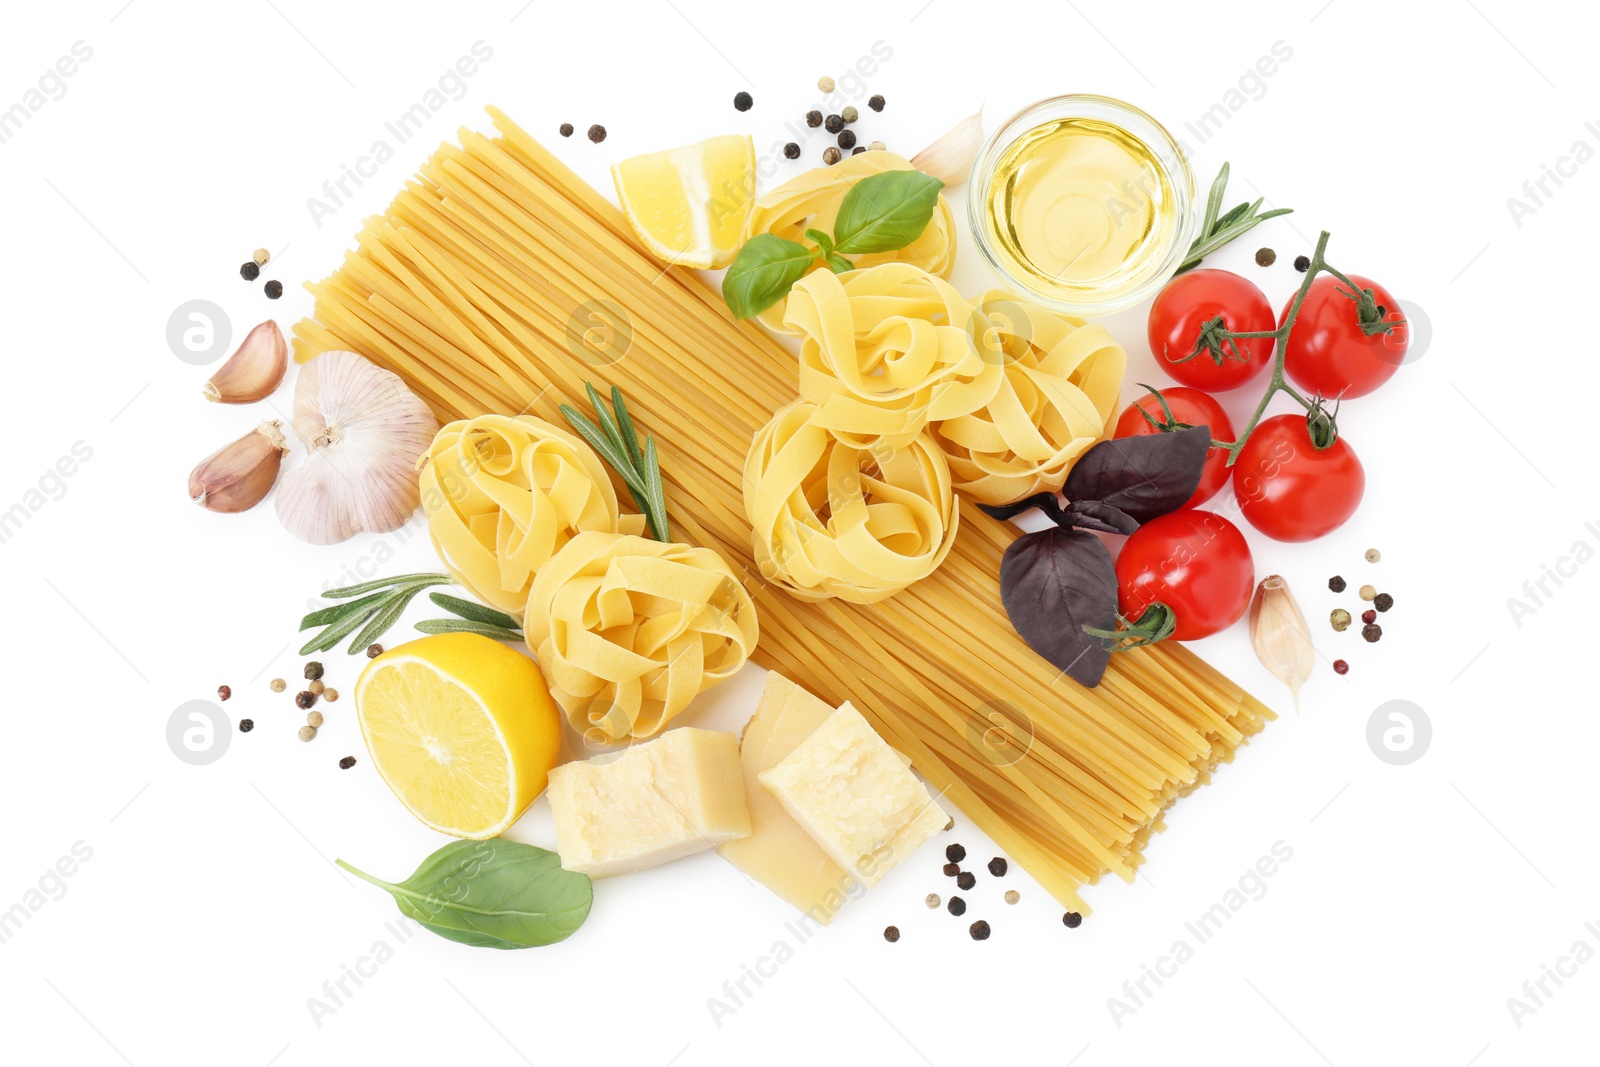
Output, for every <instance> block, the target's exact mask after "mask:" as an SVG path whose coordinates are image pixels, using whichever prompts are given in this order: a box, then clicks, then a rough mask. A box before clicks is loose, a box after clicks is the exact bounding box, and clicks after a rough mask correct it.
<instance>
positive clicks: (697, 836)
mask: <svg viewBox="0 0 1600 1067" xmlns="http://www.w3.org/2000/svg"><path fill="white" fill-rule="evenodd" d="M546 795H547V796H549V798H550V810H551V813H552V814H553V815H554V816H555V824H556V851H557V852H559V853H560V854H561V866H563V867H565V868H566V869H567V870H569V871H579V872H581V873H583V874H587V875H588V876H589V877H591V878H606V877H609V876H611V875H614V874H627V873H629V872H630V871H638V870H643V869H644V868H646V867H654V866H656V865H657V864H660V863H666V862H668V861H670V860H675V859H678V858H680V857H683V856H688V855H690V854H692V853H695V852H700V851H702V850H704V849H708V848H714V847H716V846H717V845H721V844H723V843H725V842H728V841H732V840H734V839H736V838H741V837H746V836H748V835H749V833H750V813H749V810H748V809H747V807H746V806H745V790H744V775H743V773H742V772H741V771H740V769H739V742H738V739H737V738H736V737H734V735H733V734H730V733H723V732H720V731H716V730H697V729H694V728H692V727H681V728H679V729H676V730H668V731H667V732H666V733H664V734H662V735H661V736H660V737H658V738H656V739H655V740H653V741H648V742H646V743H644V744H640V745H634V746H632V747H631V748H627V749H624V750H623V751H621V752H619V753H616V754H607V755H604V756H597V757H595V758H594V759H592V760H588V761H586V762H576V763H567V764H563V765H562V766H560V767H557V768H556V769H555V770H553V771H551V772H550V786H549V790H548V792H547V794H546Z"/></svg>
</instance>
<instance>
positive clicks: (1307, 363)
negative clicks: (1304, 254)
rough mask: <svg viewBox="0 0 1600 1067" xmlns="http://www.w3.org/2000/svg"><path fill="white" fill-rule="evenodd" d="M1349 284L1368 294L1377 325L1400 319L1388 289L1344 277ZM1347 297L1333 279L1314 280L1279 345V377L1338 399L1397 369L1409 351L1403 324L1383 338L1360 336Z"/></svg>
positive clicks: (1356, 311) (1354, 307)
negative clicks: (1379, 314) (1378, 312)
mask: <svg viewBox="0 0 1600 1067" xmlns="http://www.w3.org/2000/svg"><path fill="white" fill-rule="evenodd" d="M1350 280H1351V281H1353V282H1355V283H1356V285H1357V286H1359V287H1360V288H1362V289H1371V290H1372V298H1373V300H1374V301H1375V302H1376V303H1377V305H1378V307H1380V308H1382V309H1383V321H1385V322H1399V321H1400V320H1402V319H1404V318H1405V316H1404V315H1403V314H1401V312H1400V310H1399V304H1398V303H1397V302H1396V301H1395V298H1394V297H1393V296H1392V295H1390V293H1389V290H1387V289H1385V288H1384V287H1383V286H1381V285H1379V284H1378V283H1377V282H1375V281H1372V280H1370V279H1368V278H1363V277H1362V276H1361V275H1359V274H1352V275H1350ZM1349 293H1350V289H1349V287H1348V286H1346V285H1345V284H1344V283H1343V282H1341V281H1340V280H1339V279H1337V278H1335V277H1334V276H1333V275H1331V274H1323V275H1321V276H1319V277H1318V278H1317V280H1316V281H1314V282H1312V283H1311V288H1310V289H1309V290H1307V291H1306V299H1305V303H1303V304H1301V305H1300V314H1299V315H1298V316H1297V317H1296V318H1295V320H1294V329H1293V330H1292V331H1291V332H1290V334H1289V340H1288V341H1287V342H1285V344H1284V349H1283V369H1284V372H1285V373H1287V374H1288V375H1289V380H1290V381H1292V382H1294V384H1296V385H1298V386H1299V387H1300V388H1301V389H1304V390H1305V391H1306V392H1308V393H1315V394H1317V395H1318V396H1326V397H1339V398H1342V399H1344V400H1349V399H1351V398H1353V397H1358V396H1366V395H1367V394H1368V393H1370V392H1372V391H1373V390H1374V389H1376V388H1378V386H1380V385H1382V384H1383V383H1384V382H1386V381H1388V380H1389V378H1390V377H1391V376H1392V375H1393V374H1394V372H1395V371H1396V370H1398V369H1399V368H1400V361H1401V360H1403V359H1404V358H1405V355H1406V349H1408V348H1409V347H1410V346H1411V333H1410V330H1409V329H1408V328H1407V327H1406V326H1403V325H1402V326H1396V327H1393V328H1392V329H1390V330H1389V332H1387V333H1375V334H1371V335H1368V334H1366V333H1363V332H1362V330H1361V316H1360V306H1359V305H1358V303H1357V302H1356V300H1354V299H1352V298H1351V296H1350V295H1348V294H1349ZM1293 303H1294V299H1293V298H1292V297H1291V298H1290V300H1289V303H1288V304H1285V305H1283V313H1282V314H1281V315H1280V316H1279V318H1278V322H1279V324H1280V325H1281V324H1282V322H1283V319H1284V318H1286V317H1288V314H1289V307H1290V305H1292V304H1293Z"/></svg>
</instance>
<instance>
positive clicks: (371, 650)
mask: <svg viewBox="0 0 1600 1067" xmlns="http://www.w3.org/2000/svg"><path fill="white" fill-rule="evenodd" d="M381 655H383V646H382V645H368V646H367V658H368V659H377V658H378V657H379V656H381Z"/></svg>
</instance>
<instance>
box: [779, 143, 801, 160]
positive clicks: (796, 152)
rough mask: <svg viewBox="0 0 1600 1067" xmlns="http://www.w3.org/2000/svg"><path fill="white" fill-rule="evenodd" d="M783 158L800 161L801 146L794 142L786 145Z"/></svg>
mask: <svg viewBox="0 0 1600 1067" xmlns="http://www.w3.org/2000/svg"><path fill="white" fill-rule="evenodd" d="M783 158H784V159H799V158H800V146H799V145H797V144H795V143H794V142H793V141H790V142H789V143H788V144H786V145H784V146H783Z"/></svg>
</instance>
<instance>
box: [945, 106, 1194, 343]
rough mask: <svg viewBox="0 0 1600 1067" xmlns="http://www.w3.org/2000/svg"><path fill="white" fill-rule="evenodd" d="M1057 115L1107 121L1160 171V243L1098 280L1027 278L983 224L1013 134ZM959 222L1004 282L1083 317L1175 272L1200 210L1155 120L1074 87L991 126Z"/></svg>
mask: <svg viewBox="0 0 1600 1067" xmlns="http://www.w3.org/2000/svg"><path fill="white" fill-rule="evenodd" d="M1063 119H1087V120H1094V121H1098V122H1103V123H1107V124H1110V125H1113V126H1117V127H1120V128H1121V129H1122V130H1124V131H1126V132H1127V133H1130V134H1132V135H1133V136H1134V137H1136V138H1138V139H1139V140H1140V141H1143V142H1144V144H1145V145H1146V146H1147V147H1148V148H1149V149H1150V150H1151V152H1152V153H1153V154H1154V156H1155V157H1156V159H1157V161H1158V166H1159V167H1160V168H1161V169H1162V170H1163V171H1164V172H1165V176H1166V179H1167V181H1166V182H1165V188H1166V189H1169V190H1170V196H1171V201H1172V203H1171V207H1170V210H1171V213H1172V225H1170V226H1169V227H1168V229H1167V232H1166V234H1165V235H1163V236H1162V238H1161V244H1160V247H1158V248H1153V249H1150V250H1149V251H1147V252H1146V253H1145V254H1143V255H1141V256H1139V257H1137V259H1138V262H1137V264H1136V265H1135V266H1134V267H1133V268H1131V269H1128V270H1126V271H1123V272H1122V273H1120V274H1118V275H1116V276H1115V277H1114V278H1113V279H1108V280H1107V281H1106V282H1105V283H1104V284H1100V283H1091V284H1066V285H1057V286H1052V287H1048V288H1047V287H1045V286H1042V285H1040V284H1039V283H1038V282H1037V281H1036V280H1035V279H1034V278H1031V277H1027V276H1025V275H1024V274H1023V273H1022V272H1020V271H1019V270H1017V269H1013V264H1012V263H1011V259H1012V257H1011V255H1010V254H1009V253H1008V252H1006V251H1004V250H1003V249H1002V247H1001V242H1000V241H999V239H998V238H997V236H996V235H995V234H994V233H993V232H992V231H991V226H992V221H991V219H990V212H989V201H990V198H991V196H992V195H993V191H994V190H993V183H994V180H995V177H996V168H997V165H998V164H999V163H1000V162H1001V160H1002V159H1004V158H1005V156H1006V153H1007V150H1008V149H1010V148H1011V147H1012V145H1013V144H1014V143H1015V142H1016V141H1017V140H1018V139H1019V138H1021V137H1023V136H1025V135H1027V134H1028V133H1029V132H1030V131H1032V130H1034V129H1035V128H1037V127H1039V126H1041V125H1044V124H1046V123H1050V122H1058V121H1061V120H1063ZM1108 212H1109V208H1108ZM967 221H968V224H969V225H970V226H971V227H972V234H973V237H974V238H975V239H976V240H977V244H978V250H979V251H980V252H981V253H982V254H983V258H984V260H985V261H986V262H987V263H988V264H989V267H990V269H992V270H993V271H994V272H995V273H996V274H998V275H999V276H1000V278H1001V280H1002V281H1003V282H1004V283H1005V285H1006V287H1007V288H1009V289H1011V290H1012V291H1013V292H1015V293H1016V294H1018V295H1019V296H1026V297H1028V298H1030V299H1032V300H1034V301H1035V302H1037V303H1039V304H1042V305H1044V306H1045V307H1048V308H1053V309H1055V310H1057V311H1065V312H1068V313H1070V314H1074V315H1082V316H1091V315H1106V314H1110V313H1111V312H1113V311H1121V310H1122V309H1123V308H1127V307H1132V306H1133V305H1134V304H1137V303H1139V302H1140V301H1141V300H1144V299H1145V298H1146V297H1148V296H1151V295H1152V294H1154V293H1155V291H1156V290H1157V289H1159V288H1160V287H1161V286H1163V285H1165V284H1166V282H1167V280H1168V279H1169V278H1171V277H1172V276H1173V274H1174V273H1176V272H1177V269H1178V267H1179V266H1180V265H1181V264H1182V263H1183V260H1184V258H1185V257H1186V255H1187V254H1188V250H1189V246H1190V245H1191V244H1193V243H1194V239H1195V231H1196V229H1197V228H1198V226H1199V222H1200V217H1199V214H1198V213H1197V212H1196V210H1195V188H1194V175H1193V173H1192V172H1191V171H1190V170H1189V163H1188V160H1186V159H1185V158H1184V155H1183V151H1182V149H1181V148H1179V146H1178V142H1177V141H1176V140H1175V139H1174V138H1173V136H1172V135H1171V134H1170V133H1168V132H1167V131H1166V129H1165V128H1164V127H1163V126H1162V125H1161V124H1160V123H1159V122H1157V121H1156V120H1155V119H1153V118H1151V117H1150V116H1149V115H1147V114H1145V113H1144V112H1143V111H1141V110H1139V109H1138V108H1136V107H1134V106H1133V105H1131V104H1126V103H1123V102H1122V101H1120V100H1113V99H1112V98H1110V97H1108V96H1094V95H1091V94H1087V93H1076V94H1072V95H1069V96H1056V97H1051V98H1050V99H1048V100H1041V101H1040V102H1038V103H1037V104H1033V105H1031V106H1029V107H1025V108H1023V109H1022V110H1021V111H1019V112H1017V113H1016V114H1015V115H1013V116H1012V117H1011V118H1010V119H1009V120H1007V121H1006V122H1005V123H1004V124H1002V125H1001V127H1000V128H999V129H998V130H996V131H995V132H994V135H993V136H991V137H990V138H989V140H988V143H987V144H985V145H984V146H983V150H982V151H980V152H979V153H978V158H977V159H976V160H974V161H973V164H972V174H971V176H970V178H969V179H968V181H967Z"/></svg>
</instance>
